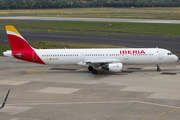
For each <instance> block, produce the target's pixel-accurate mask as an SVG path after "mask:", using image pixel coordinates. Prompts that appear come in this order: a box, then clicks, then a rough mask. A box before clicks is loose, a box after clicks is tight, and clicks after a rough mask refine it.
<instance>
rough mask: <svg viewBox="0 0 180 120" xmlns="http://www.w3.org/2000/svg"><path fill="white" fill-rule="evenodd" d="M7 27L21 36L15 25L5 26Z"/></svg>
mask: <svg viewBox="0 0 180 120" xmlns="http://www.w3.org/2000/svg"><path fill="white" fill-rule="evenodd" d="M5 28H6V31H11V32H14V33H16V34H18V35H20V36H21V34H20V33H19V32H18V31H17V30H16V28H14V26H5ZM21 37H22V36H21Z"/></svg>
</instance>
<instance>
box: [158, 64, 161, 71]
mask: <svg viewBox="0 0 180 120" xmlns="http://www.w3.org/2000/svg"><path fill="white" fill-rule="evenodd" d="M157 71H158V72H160V71H161V69H160V68H159V65H158V64H157Z"/></svg>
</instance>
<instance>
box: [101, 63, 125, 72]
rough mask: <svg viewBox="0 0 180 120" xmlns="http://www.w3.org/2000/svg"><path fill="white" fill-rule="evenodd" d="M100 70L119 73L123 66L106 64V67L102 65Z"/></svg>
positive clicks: (120, 64)
mask: <svg viewBox="0 0 180 120" xmlns="http://www.w3.org/2000/svg"><path fill="white" fill-rule="evenodd" d="M102 69H103V70H109V71H111V72H121V71H122V69H123V64H122V63H111V64H106V65H102Z"/></svg>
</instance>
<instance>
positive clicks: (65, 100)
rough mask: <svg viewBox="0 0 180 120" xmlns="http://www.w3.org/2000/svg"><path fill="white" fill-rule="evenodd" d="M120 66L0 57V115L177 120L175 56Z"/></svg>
mask: <svg viewBox="0 0 180 120" xmlns="http://www.w3.org/2000/svg"><path fill="white" fill-rule="evenodd" d="M160 68H161V69H162V71H161V72H157V71H156V65H154V64H152V65H124V67H123V72H121V73H112V72H108V71H104V70H101V69H98V74H97V75H93V74H91V73H90V72H89V71H88V70H87V68H85V67H83V66H77V65H59V66H57V65H56V66H45V65H40V64H34V63H29V62H24V61H20V60H16V59H12V58H10V57H0V91H1V92H0V100H1V101H3V99H4V97H5V95H6V93H7V91H8V89H11V92H10V94H9V97H8V100H7V103H6V106H5V107H4V108H3V109H0V115H1V117H0V119H1V120H179V118H180V79H179V78H180V60H179V61H178V62H176V63H172V64H162V65H161V66H160Z"/></svg>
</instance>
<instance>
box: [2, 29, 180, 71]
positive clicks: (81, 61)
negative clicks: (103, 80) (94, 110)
mask: <svg viewBox="0 0 180 120" xmlns="http://www.w3.org/2000/svg"><path fill="white" fill-rule="evenodd" d="M5 28H6V32H7V36H8V39H9V43H10V47H11V50H7V51H6V52H3V55H4V56H12V57H14V58H16V59H20V60H24V61H28V62H33V63H39V64H44V65H60V64H69V65H71V64H77V65H83V66H86V67H88V70H89V71H91V72H92V74H97V73H98V71H97V68H99V67H101V68H102V69H103V70H109V71H111V72H122V70H123V65H127V64H128V65H131V64H156V65H157V71H161V69H160V67H159V65H160V64H162V63H173V62H176V61H177V60H178V57H177V56H176V55H174V54H172V53H171V52H170V51H169V50H166V49H162V48H118V49H117V48H116V49H111V48H109V49H66V48H65V49H35V48H33V47H31V46H30V45H29V44H28V42H27V41H26V40H25V39H24V38H23V37H22V36H21V34H20V33H19V32H18V31H17V30H16V29H15V28H14V26H5Z"/></svg>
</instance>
